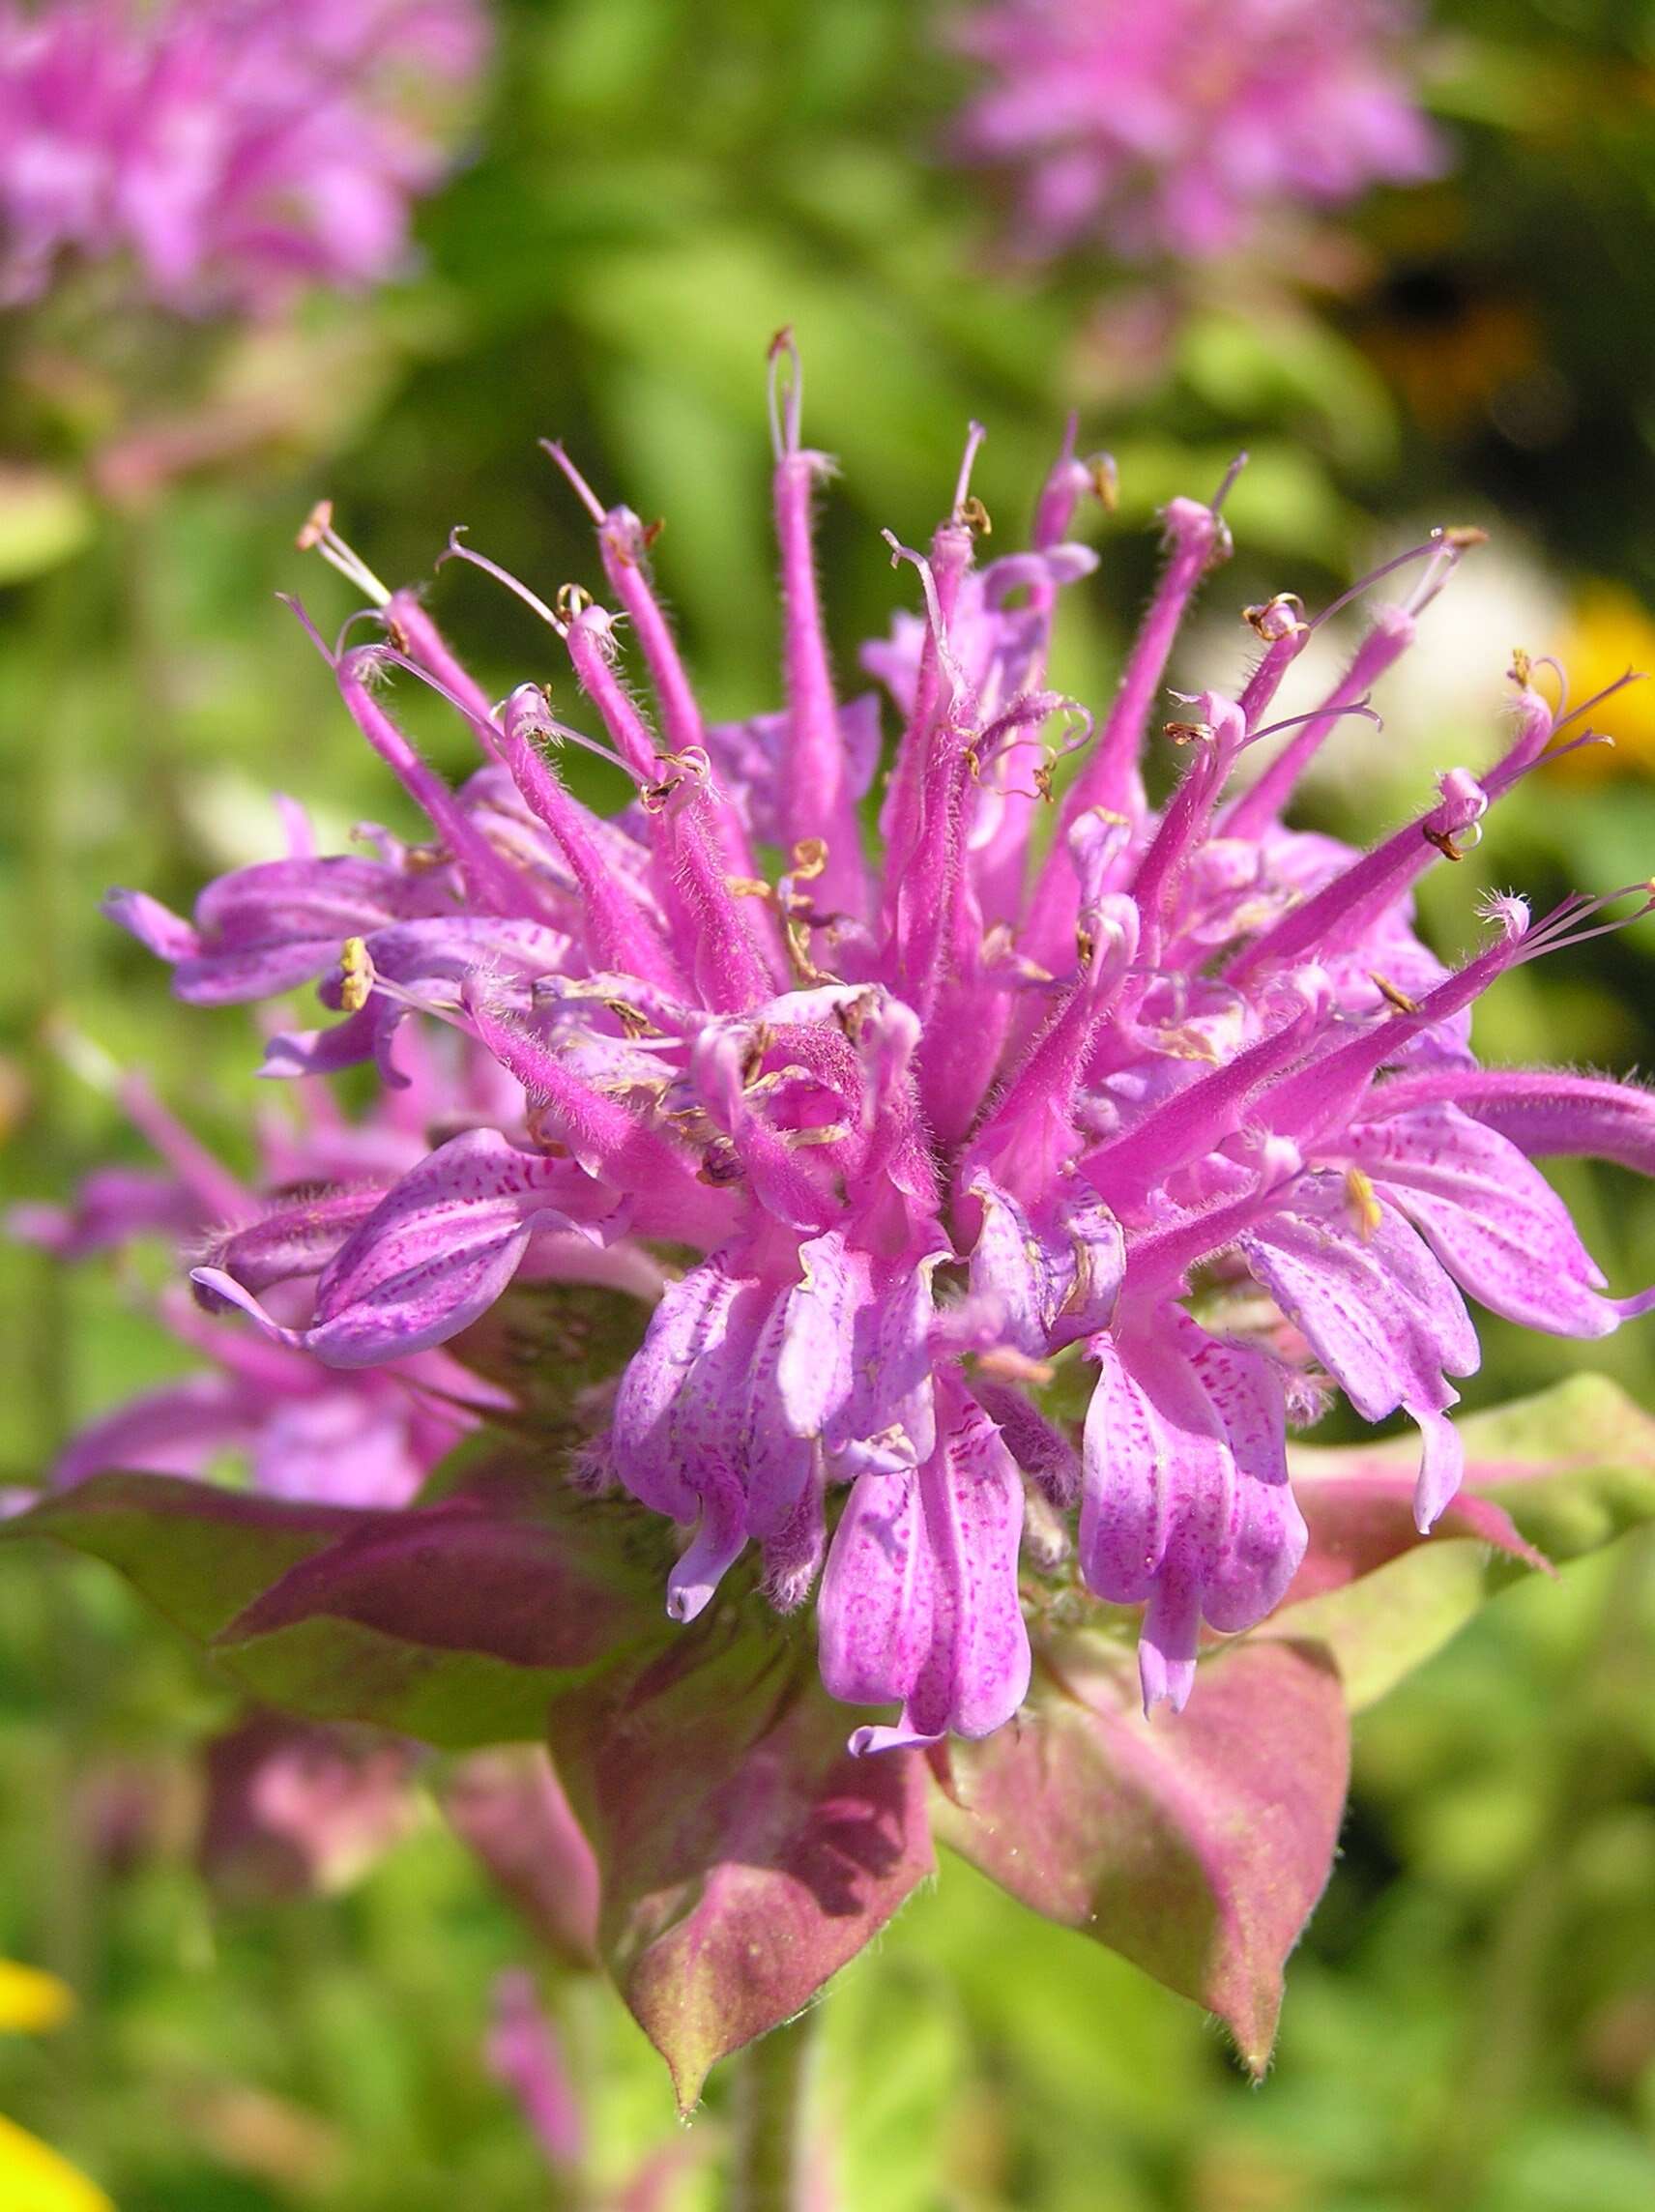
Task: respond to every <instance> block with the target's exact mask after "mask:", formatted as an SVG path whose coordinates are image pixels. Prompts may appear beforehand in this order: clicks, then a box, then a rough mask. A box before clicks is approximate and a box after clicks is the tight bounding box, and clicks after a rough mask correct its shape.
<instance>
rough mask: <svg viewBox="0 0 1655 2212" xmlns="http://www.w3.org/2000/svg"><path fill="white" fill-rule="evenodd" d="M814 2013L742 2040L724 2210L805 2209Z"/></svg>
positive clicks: (808, 2190) (812, 2194)
mask: <svg viewBox="0 0 1655 2212" xmlns="http://www.w3.org/2000/svg"><path fill="white" fill-rule="evenodd" d="M817 2019H818V2010H817V2009H816V2008H813V2009H812V2010H811V2011H809V2012H805V2013H800V2015H799V2016H798V2019H797V2020H793V2021H789V2022H788V2023H787V2024H786V2026H784V2027H777V2028H772V2029H771V2031H770V2033H769V2035H764V2036H761V2037H760V2038H759V2040H758V2041H757V2042H756V2043H749V2044H748V2045H747V2047H746V2049H745V2050H744V2051H742V2052H740V2054H739V2055H738V2057H737V2059H736V2061H735V2076H736V2080H735V2091H736V2098H735V2155H734V2163H733V2168H732V2173H731V2182H732V2189H731V2196H730V2206H731V2212H805V2208H806V2206H807V2205H809V2204H811V2203H812V2201H813V2200H814V2198H815V2192H814V2191H813V2190H812V2189H811V2187H810V2184H809V2176H808V2172H807V2164H806V2162H807V2155H808V2150H809V2142H810V2139H809V2136H808V2134H807V2132H806V2129H805V2112H806V2109H807V2106H808V2102H809V2081H810V2072H811V2052H812V2050H813V2048H814V2045H815V2042H816V2025H817Z"/></svg>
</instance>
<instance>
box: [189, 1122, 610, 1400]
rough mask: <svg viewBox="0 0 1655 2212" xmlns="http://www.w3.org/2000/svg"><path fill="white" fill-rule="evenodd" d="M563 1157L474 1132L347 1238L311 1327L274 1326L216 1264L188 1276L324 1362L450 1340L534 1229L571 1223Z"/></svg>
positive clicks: (362, 1363)
mask: <svg viewBox="0 0 1655 2212" xmlns="http://www.w3.org/2000/svg"><path fill="white" fill-rule="evenodd" d="M567 1179H568V1170H567V1167H566V1163H563V1162H560V1161H556V1160H551V1159H548V1158H546V1157H545V1156H544V1155H543V1154H541V1153H538V1152H529V1151H524V1150H521V1149H520V1148H519V1147H517V1146H515V1145H512V1144H510V1143H509V1142H508V1140H507V1139H506V1138H505V1137H503V1136H502V1135H501V1134H500V1132H499V1131H498V1130H495V1129H471V1130H467V1131H466V1132H465V1133H464V1134H463V1135H461V1136H458V1137H455V1138H453V1139H452V1140H451V1141H450V1143H449V1144H446V1145H444V1146H442V1147H440V1148H439V1149H438V1150H436V1151H435V1152H432V1153H431V1154H430V1155H429V1157H428V1158H426V1159H425V1160H423V1161H421V1164H420V1165H419V1166H418V1167H417V1168H414V1169H413V1170H411V1171H410V1173H409V1174H408V1175H406V1176H404V1177H403V1179H402V1180H401V1181H400V1182H398V1183H396V1184H395V1185H394V1186H393V1187H392V1189H391V1190H390V1191H389V1192H388V1193H387V1194H386V1195H385V1197H384V1198H383V1199H381V1201H380V1202H379V1204H378V1205H377V1206H376V1207H375V1208H374V1209H373V1211H372V1212H371V1213H370V1214H369V1215H368V1216H367V1218H366V1220H364V1221H363V1223H362V1224H361V1226H360V1227H359V1228H358V1229H356V1230H355V1231H354V1232H353V1234H352V1235H351V1236H350V1237H349V1238H348V1239H347V1240H346V1242H345V1243H344V1244H343V1246H342V1247H341V1248H340V1249H339V1251H338V1252H337V1253H336V1254H335V1255H334V1259H333V1260H332V1261H331V1262H330V1263H329V1265H328V1266H327V1267H326V1268H325V1269H324V1271H323V1274H322V1277H321V1280H320V1282H319V1283H318V1284H317V1287H316V1310H315V1314H314V1316H313V1318H312V1321H311V1323H310V1325H309V1326H308V1327H307V1328H289V1327H284V1326H282V1325H281V1324H278V1323H276V1321H274V1320H273V1319H272V1318H271V1317H270V1316H269V1315H267V1314H266V1313H265V1312H264V1311H263V1309H262V1308H261V1307H260V1306H259V1304H258V1301H257V1300H256V1298H254V1297H253V1296H252V1295H251V1294H250V1292H249V1291H248V1290H247V1288H246V1287H245V1286H244V1285H243V1284H242V1283H241V1282H239V1281H237V1280H236V1279H235V1278H234V1277H233V1276H231V1275H229V1274H228V1273H226V1272H225V1271H223V1270H222V1269H216V1268H211V1267H209V1268H198V1269H197V1270H196V1271H195V1275H194V1280H195V1281H196V1282H197V1283H198V1284H200V1285H201V1286H202V1287H203V1288H206V1289H208V1290H212V1291H215V1292H217V1293H218V1295H220V1296H222V1297H225V1298H228V1299H229V1300H230V1301H231V1303H232V1304H235V1305H239V1306H240V1307H242V1309H243V1311H244V1312H246V1313H247V1314H249V1315H250V1316H251V1317H252V1319H253V1320H254V1321H256V1322H257V1323H258V1324H259V1325H260V1326H261V1327H262V1328H263V1329H264V1330H265V1333H266V1334H267V1335H269V1336H271V1337H273V1338H274V1339H275V1340H276V1342H277V1343H280V1344H292V1345H296V1346H299V1347H301V1348H302V1349H304V1350H305V1351H307V1352H311V1353H314V1354H315V1355H316V1357H317V1358H319V1359H320V1360H322V1361H323V1362H324V1364H325V1365H327V1366H330V1367H368V1366H373V1365H376V1364H377V1363H378V1362H380V1361H382V1360H386V1359H394V1358H398V1357H400V1356H402V1355H403V1354H405V1353H413V1352H420V1351H423V1350H424V1349H425V1348H426V1347H427V1346H429V1345H433V1344H441V1343H443V1342H445V1341H446V1340H447V1339H448V1338H449V1337H450V1336H454V1335H457V1334H458V1332H459V1331H460V1330H461V1329H462V1328H464V1327H465V1326H466V1325H467V1324H469V1323H471V1322H474V1321H475V1320H476V1319H477V1318H478V1316H479V1314H481V1313H484V1312H486V1310H487V1309H488V1307H489V1306H491V1305H492V1304H493V1303H494V1300H495V1299H496V1298H497V1297H498V1296H499V1295H500V1294H501V1292H502V1291H503V1290H504V1289H505V1288H506V1285H507V1284H508V1282H509V1281H510V1280H511V1277H512V1275H513V1274H514V1273H515V1271H516V1268H517V1265H518V1262H519V1261H520V1260H521V1259H522V1257H523V1254H524V1252H525V1251H526V1250H527V1248H528V1244H529V1240H530V1237H532V1236H533V1234H534V1233H535V1230H536V1229H537V1228H540V1229H546V1228H561V1229H573V1228H574V1227H576V1224H575V1223H573V1222H572V1221H571V1220H570V1219H569V1217H568V1216H567V1215H566V1213H565V1212H564V1211H563V1210H562V1208H560V1206H559V1205H558V1202H557V1194H558V1193H560V1192H566V1190H567V1188H568V1180H567Z"/></svg>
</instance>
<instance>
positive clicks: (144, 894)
mask: <svg viewBox="0 0 1655 2212" xmlns="http://www.w3.org/2000/svg"><path fill="white" fill-rule="evenodd" d="M102 912H103V914H104V915H105V917H107V918H108V919H109V920H110V921H113V922H116V923H118V924H119V925H120V927H121V928H122V929H125V930H130V931H131V934H132V936H133V937H135V938H136V939H137V941H138V943H139V944H140V945H142V946H145V947H146V948H147V949H148V950H149V951H151V952H153V953H154V954H155V956H156V958H157V959H158V960H165V961H169V962H171V961H178V960H189V959H190V958H192V957H193V956H194V955H195V954H196V953H198V952H199V951H200V949H201V939H200V935H199V934H198V932H197V931H195V930H194V929H192V928H191V927H190V925H189V922H187V921H186V920H185V919H184V917H182V915H176V914H174V913H173V911H172V909H171V908H170V907H165V906H162V905H161V903H160V899H153V898H151V897H150V895H149V893H148V891H121V890H116V891H110V892H109V893H108V895H107V897H105V899H104V900H103V904H102Z"/></svg>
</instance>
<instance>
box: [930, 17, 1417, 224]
mask: <svg viewBox="0 0 1655 2212" xmlns="http://www.w3.org/2000/svg"><path fill="white" fill-rule="evenodd" d="M1410 27H1411V26H1410V22H1409V16H1408V12H1407V11H1406V10H1405V9H1401V8H1398V7H1397V6H1394V5H1392V0H1341V4H1340V5H1338V6H1334V7H1328V6H1325V5H1321V4H1319V0H1160V4H1159V5H1157V6H1154V7H1144V6H1141V5H1136V4H1135V0H991V4H990V5H988V6H985V7H979V8H977V9H976V10H974V11H973V12H972V13H969V14H967V15H964V16H963V17H962V18H961V19H960V20H959V21H958V22H957V23H956V24H955V26H954V38H955V41H956V43H957V44H958V45H959V46H960V47H961V48H963V50H964V51H965V52H966V53H967V54H969V55H970V56H972V58H973V60H975V61H977V62H979V63H980V64H981V65H982V66H983V68H984V69H985V71H986V72H987V73H988V75H989V80H990V81H989V82H988V84H987V85H986V86H985V87H984V89H982V90H981V91H980V92H979V93H978V94H977V95H976V97H975V99H974V100H973V101H972V102H971V103H970V104H969V105H968V107H967V108H966V111H965V113H964V115H963V117H962V118H961V122H960V126H959V132H958V142H959V147H960V151H961V152H962V154H963V155H964V156H965V157H966V158H967V159H968V160H979V161H989V162H995V163H1012V164H1015V165H1017V166H1018V167H1019V168H1020V169H1021V170H1022V172H1023V189H1022V195H1021V226H1020V243H1021V245H1022V246H1023V247H1024V249H1025V250H1026V251H1027V252H1029V253H1030V254H1031V255H1033V256H1035V257H1044V256H1046V255H1049V254H1052V253H1057V252H1061V251H1063V250H1064V249H1066V248H1067V247H1071V246H1075V245H1077V244H1079V243H1080V242H1081V241H1082V240H1083V239H1085V238H1086V237H1087V235H1088V234H1089V233H1090V232H1092V231H1096V230H1101V231H1102V232H1103V233H1104V234H1105V235H1106V236H1107V237H1108V238H1109V239H1110V241H1111V242H1112V244H1113V245H1114V246H1115V247H1117V248H1118V250H1120V251H1121V252H1123V253H1126V254H1128V255H1129V256H1132V257H1134V258H1136V257H1138V256H1141V255H1145V254H1155V253H1165V254H1169V255H1171V256H1173V257H1174V258H1175V259H1179V260H1201V259H1204V258H1205V257H1206V256H1208V255H1210V254H1214V253H1221V252H1224V251H1226V250H1227V249H1228V248H1230V247H1234V246H1236V245H1238V244H1240V243H1242V242H1243V241H1244V240H1245V238H1246V237H1247V235H1248V234H1249V232H1250V231H1251V230H1252V229H1253V227H1254V224H1255V222H1256V220H1257V218H1258V217H1259V216H1260V215H1261V214H1262V213H1263V211H1264V210H1266V209H1267V208H1269V207H1271V206H1279V205H1282V204H1290V205H1291V204H1292V203H1293V202H1298V201H1310V202H1317V203H1324V204H1325V203H1334V202H1338V201H1343V200H1349V199H1352V198H1354V197H1355V196H1356V194H1357V193H1359V192H1361V191H1363V190H1364V189H1367V188H1368V187H1369V186H1370V185H1373V184H1377V183H1380V182H1386V183H1393V184H1410V183H1416V182H1418V181H1419V180H1420V179H1422V178H1425V177H1428V176H1431V175H1433V174H1434V173H1435V172H1436V171H1437V169H1438V168H1439V166H1440V165H1441V159H1442V150H1441V147H1440V145H1439V143H1438V141H1437V138H1436V136H1435V134H1434V133H1433V132H1432V131H1430V129H1429V128H1428V127H1427V125H1426V123H1425V121H1424V119H1423V117H1422V116H1421V115H1420V113H1419V110H1418V107H1417V105H1416V103H1415V101H1414V98H1413V95H1412V91H1411V88H1410V87H1409V84H1408V77H1407V73H1406V71H1405V69H1404V67H1403V66H1402V57H1403V53H1404V50H1405V46H1406V44H1407V41H1408V33H1409V30H1410Z"/></svg>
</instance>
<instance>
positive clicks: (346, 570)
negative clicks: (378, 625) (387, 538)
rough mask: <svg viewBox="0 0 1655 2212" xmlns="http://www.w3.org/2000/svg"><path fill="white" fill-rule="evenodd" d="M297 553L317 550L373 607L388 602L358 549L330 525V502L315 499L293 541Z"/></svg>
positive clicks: (381, 587)
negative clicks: (355, 549)
mask: <svg viewBox="0 0 1655 2212" xmlns="http://www.w3.org/2000/svg"><path fill="white" fill-rule="evenodd" d="M293 542H294V543H295V545H297V547H298V548H299V550H300V552H301V553H310V552H316V553H320V554H321V556H322V558H323V560H324V561H326V562H327V564H328V566H329V567H330V568H336V569H337V570H338V572H339V574H340V575H341V576H343V577H344V579H345V581H346V582H347V583H349V584H354V585H355V586H356V588H357V590H358V591H359V592H361V593H362V594H363V597H366V598H369V599H371V600H372V601H373V604H374V605H375V606H376V607H383V606H388V605H389V604H390V602H391V593H390V591H389V590H388V589H387V588H386V586H385V585H384V584H382V583H381V582H380V580H379V578H378V577H377V576H376V575H375V574H374V572H373V570H372V569H371V568H369V567H368V565H367V563H366V562H365V561H364V560H363V558H362V556H361V554H360V553H357V552H355V551H354V550H353V549H352V548H351V547H350V546H349V545H347V544H346V543H345V540H344V539H343V538H341V537H340V536H339V534H338V532H337V531H336V530H335V529H334V503H333V501H332V500H331V499H319V500H318V501H317V502H316V504H315V506H314V507H313V508H312V509H310V512H309V513H308V514H307V515H306V516H305V527H304V528H303V529H302V530H301V531H300V533H299V535H298V537H297V538H295V539H294V541H293Z"/></svg>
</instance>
